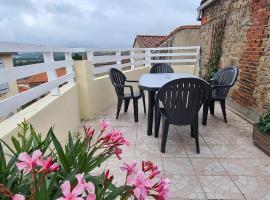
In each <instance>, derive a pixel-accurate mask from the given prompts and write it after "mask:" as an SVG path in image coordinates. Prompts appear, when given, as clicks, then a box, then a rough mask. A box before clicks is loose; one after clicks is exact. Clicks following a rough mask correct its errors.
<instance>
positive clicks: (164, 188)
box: [153, 178, 171, 200]
mask: <svg viewBox="0 0 270 200" xmlns="http://www.w3.org/2000/svg"><path fill="white" fill-rule="evenodd" d="M170 184H171V181H170V180H169V179H167V178H161V180H160V182H159V183H158V184H156V185H155V186H154V187H153V189H154V191H156V192H157V195H155V196H156V198H157V199H159V200H166V199H168V198H170V195H171V192H170V190H169V186H170Z"/></svg>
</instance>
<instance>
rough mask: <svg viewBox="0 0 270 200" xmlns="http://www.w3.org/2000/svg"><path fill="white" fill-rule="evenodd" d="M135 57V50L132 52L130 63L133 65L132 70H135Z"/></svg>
mask: <svg viewBox="0 0 270 200" xmlns="http://www.w3.org/2000/svg"><path fill="white" fill-rule="evenodd" d="M134 56H135V51H134V50H131V51H130V63H131V65H130V66H131V70H134V69H135V59H134Z"/></svg>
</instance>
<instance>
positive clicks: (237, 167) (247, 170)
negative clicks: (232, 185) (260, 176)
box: [219, 159, 258, 176]
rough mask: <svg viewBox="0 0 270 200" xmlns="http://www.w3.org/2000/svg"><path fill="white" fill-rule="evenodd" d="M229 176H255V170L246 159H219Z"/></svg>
mask: <svg viewBox="0 0 270 200" xmlns="http://www.w3.org/2000/svg"><path fill="white" fill-rule="evenodd" d="M219 161H220V162H221V164H222V166H223V167H224V168H225V170H226V171H227V172H228V174H229V175H231V176H233V175H244V176H252V175H257V173H258V172H257V169H256V168H255V167H253V166H252V165H251V164H250V162H249V161H248V160H247V159H219Z"/></svg>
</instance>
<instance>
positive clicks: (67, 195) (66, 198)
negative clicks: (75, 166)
mask: <svg viewBox="0 0 270 200" xmlns="http://www.w3.org/2000/svg"><path fill="white" fill-rule="evenodd" d="M61 190H62V194H63V197H60V198H58V199H57V200H84V199H83V198H82V197H80V195H81V194H82V193H83V192H84V186H83V185H82V184H78V185H77V186H75V187H74V188H73V189H72V190H71V185H70V182H69V181H65V182H64V183H63V184H62V185H61Z"/></svg>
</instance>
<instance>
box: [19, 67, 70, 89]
mask: <svg viewBox="0 0 270 200" xmlns="http://www.w3.org/2000/svg"><path fill="white" fill-rule="evenodd" d="M66 73H67V72H66V68H58V69H56V74H57V77H60V76H63V75H65V74H66ZM45 82H48V77H47V73H46V72H44V73H40V74H35V75H33V76H30V77H29V78H26V79H21V80H18V81H17V83H18V84H30V85H31V84H41V83H45Z"/></svg>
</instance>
